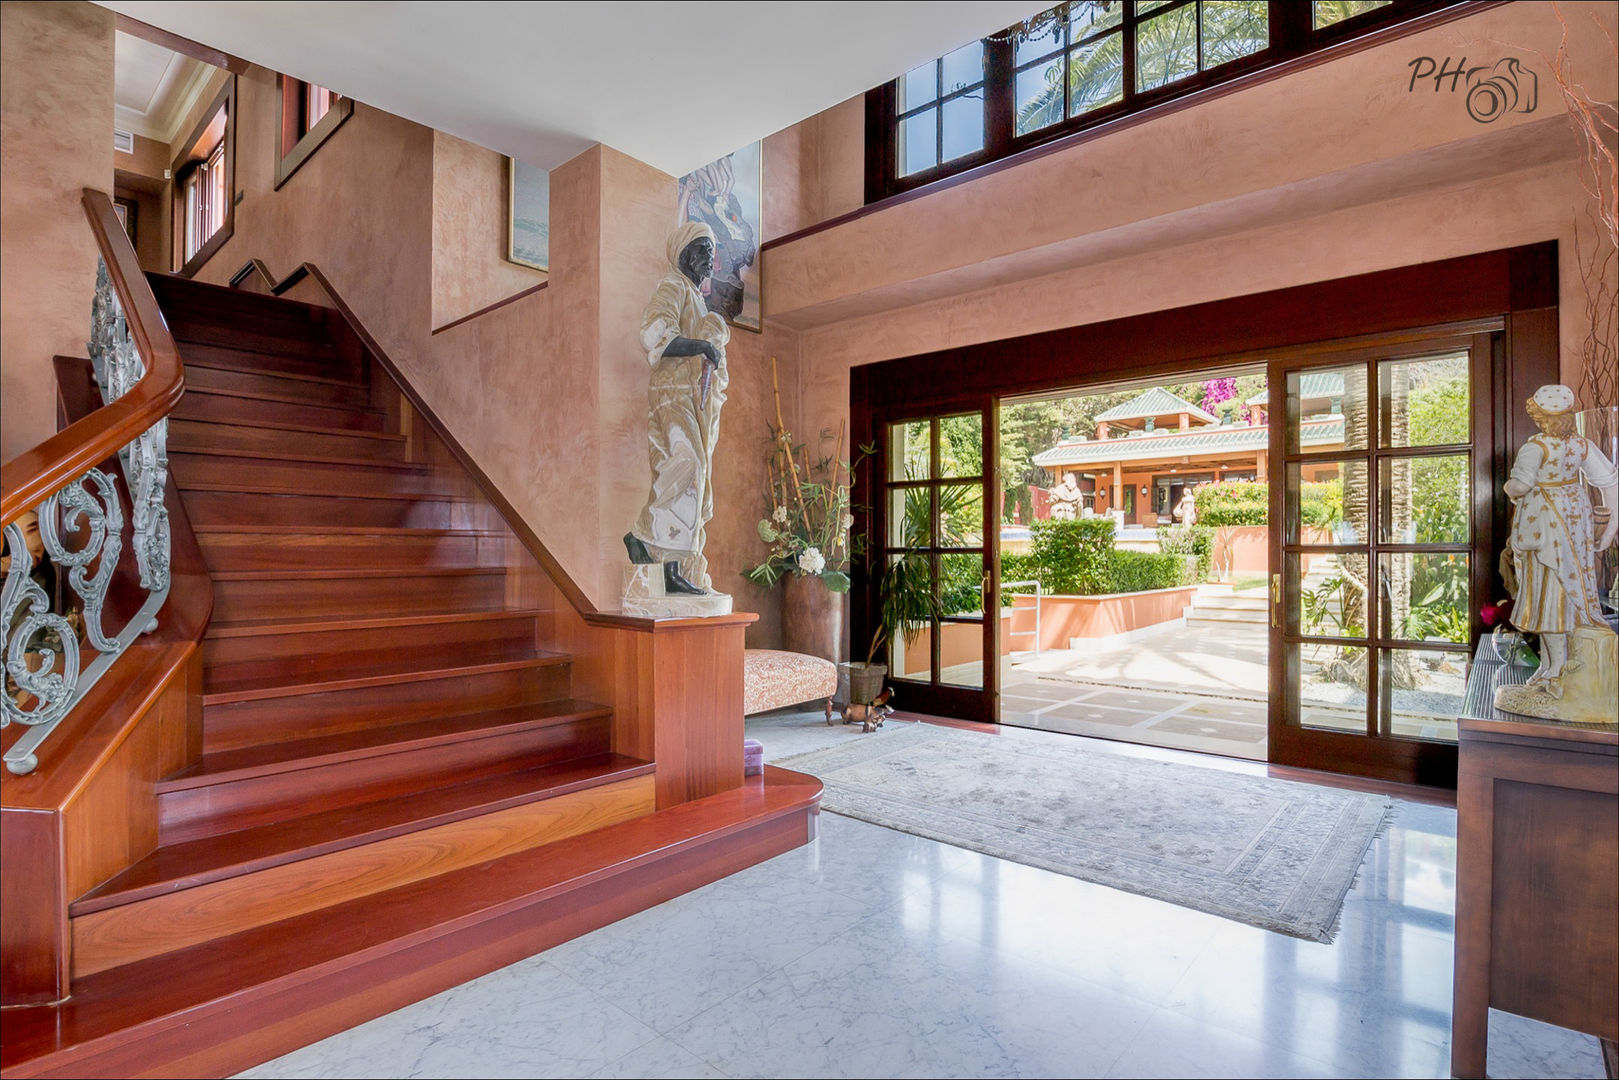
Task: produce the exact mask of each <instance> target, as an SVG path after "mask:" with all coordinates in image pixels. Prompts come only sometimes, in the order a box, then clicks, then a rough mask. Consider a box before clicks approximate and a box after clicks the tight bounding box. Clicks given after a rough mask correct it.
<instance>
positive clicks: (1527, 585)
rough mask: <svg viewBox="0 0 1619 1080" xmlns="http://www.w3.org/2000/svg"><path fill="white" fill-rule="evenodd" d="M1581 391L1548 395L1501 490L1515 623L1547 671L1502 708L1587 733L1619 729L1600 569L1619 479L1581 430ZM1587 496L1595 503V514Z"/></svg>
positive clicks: (1533, 414) (1617, 516) (1532, 408)
mask: <svg viewBox="0 0 1619 1080" xmlns="http://www.w3.org/2000/svg"><path fill="white" fill-rule="evenodd" d="M1574 401H1575V398H1574V391H1572V390H1570V389H1569V388H1568V387H1566V386H1555V385H1554V386H1542V387H1541V388H1540V389H1539V390H1537V391H1535V395H1534V397H1532V398H1530V399H1529V402H1528V404H1527V406H1526V408H1527V410H1528V413H1529V417H1530V419H1532V420H1533V421H1534V422H1535V426H1536V427H1538V428H1540V434H1538V435H1534V436H1532V437H1531V438H1530V439H1529V440H1528V441H1527V442H1525V443H1524V444H1523V446H1522V447H1521V448H1519V450H1518V456H1517V458H1516V459H1514V461H1513V463H1512V474H1511V476H1510V478H1509V479H1508V480H1507V482H1506V484H1505V485H1503V490H1504V491H1505V492H1506V495H1507V498H1509V499H1511V500H1512V503H1513V509H1512V533H1511V536H1510V538H1509V540H1508V546H1509V551H1510V557H1511V563H1512V567H1513V571H1514V574H1515V575H1516V577H1517V585H1518V587H1517V593H1516V596H1515V600H1514V604H1513V608H1512V616H1511V617H1512V622H1513V625H1515V626H1517V628H1518V629H1520V630H1524V631H1528V632H1531V633H1535V634H1539V635H1540V642H1541V657H1540V666H1539V667H1538V668H1536V669H1535V673H1534V674H1533V675H1531V676H1530V677H1529V679H1528V681H1527V682H1526V683H1525V684H1524V685H1523V686H1503V687H1501V688H1500V689H1498V690H1497V691H1496V695H1495V704H1496V707H1497V708H1500V709H1505V710H1507V711H1508V712H1514V713H1520V714H1523V715H1526V716H1538V717H1543V718H1546V719H1551V720H1574V721H1581V722H1587V723H1593V722H1594V723H1614V722H1616V721H1619V672H1616V670H1615V669H1616V667H1619V651H1616V649H1619V635H1615V633H1614V631H1613V630H1612V629H1611V628H1610V627H1609V626H1608V624H1607V623H1606V622H1605V621H1604V620H1603V617H1602V608H1601V605H1600V603H1599V601H1598V598H1597V583H1596V560H1597V556H1598V554H1599V553H1600V552H1603V551H1605V550H1607V548H1608V547H1609V545H1611V544H1612V543H1613V542H1614V536H1615V533H1616V531H1619V513H1616V512H1615V511H1616V510H1619V472H1616V471H1615V468H1614V463H1613V462H1611V461H1609V460H1608V459H1607V458H1606V457H1604V456H1603V454H1602V451H1601V450H1599V449H1598V448H1597V446H1596V444H1595V443H1593V442H1591V441H1590V440H1589V439H1586V438H1582V437H1581V436H1580V435H1578V434H1577V433H1576V431H1575V427H1574ZM1587 488H1591V489H1594V490H1595V491H1596V493H1597V505H1596V506H1593V505H1592V502H1591V496H1590V494H1589V493H1588V491H1587Z"/></svg>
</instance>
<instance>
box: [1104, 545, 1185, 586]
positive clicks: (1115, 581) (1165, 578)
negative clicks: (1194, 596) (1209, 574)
mask: <svg viewBox="0 0 1619 1080" xmlns="http://www.w3.org/2000/svg"><path fill="white" fill-rule="evenodd" d="M1109 563H1110V565H1109V566H1108V578H1109V585H1110V587H1109V588H1108V590H1107V591H1108V592H1116V593H1125V592H1146V591H1147V590H1149V589H1173V588H1175V587H1176V586H1177V585H1183V584H1185V583H1186V582H1185V578H1186V558H1185V557H1184V556H1181V555H1166V554H1164V553H1163V552H1158V551H1115V552H1113V557H1112V559H1110V560H1109Z"/></svg>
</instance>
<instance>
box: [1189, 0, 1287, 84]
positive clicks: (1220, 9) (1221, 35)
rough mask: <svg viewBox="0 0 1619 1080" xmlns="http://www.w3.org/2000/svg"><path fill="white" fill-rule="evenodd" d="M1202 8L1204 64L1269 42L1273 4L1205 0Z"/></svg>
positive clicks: (1234, 56)
mask: <svg viewBox="0 0 1619 1080" xmlns="http://www.w3.org/2000/svg"><path fill="white" fill-rule="evenodd" d="M1202 8H1203V57H1202V60H1203V66H1204V67H1205V68H1211V67H1215V66H1217V65H1219V64H1224V63H1226V62H1227V61H1229V60H1235V59H1237V58H1238V57H1240V56H1248V55H1250V54H1252V53H1256V52H1258V51H1259V50H1261V49H1263V48H1265V47H1266V46H1268V45H1269V44H1270V4H1268V3H1266V2H1265V0H1204V2H1203V4H1202Z"/></svg>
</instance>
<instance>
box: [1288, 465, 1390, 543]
mask: <svg viewBox="0 0 1619 1080" xmlns="http://www.w3.org/2000/svg"><path fill="white" fill-rule="evenodd" d="M1369 488H1370V483H1369V477H1368V476H1367V470H1366V463H1365V462H1364V461H1305V462H1293V463H1292V464H1290V465H1288V467H1287V537H1286V539H1287V542H1288V543H1289V544H1364V543H1367V542H1368V541H1369V539H1370V533H1369V532H1368V526H1369V524H1370V521H1371V513H1370V507H1371V500H1370V490H1369Z"/></svg>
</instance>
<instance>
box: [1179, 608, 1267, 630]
mask: <svg viewBox="0 0 1619 1080" xmlns="http://www.w3.org/2000/svg"><path fill="white" fill-rule="evenodd" d="M1186 621H1187V622H1188V623H1195V622H1196V623H1210V622H1215V623H1253V624H1255V625H1259V626H1263V625H1264V623H1265V611H1264V609H1263V608H1261V609H1259V610H1256V611H1250V610H1241V609H1239V610H1230V609H1227V608H1200V607H1193V608H1191V609H1189V610H1188V611H1187V612H1186Z"/></svg>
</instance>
